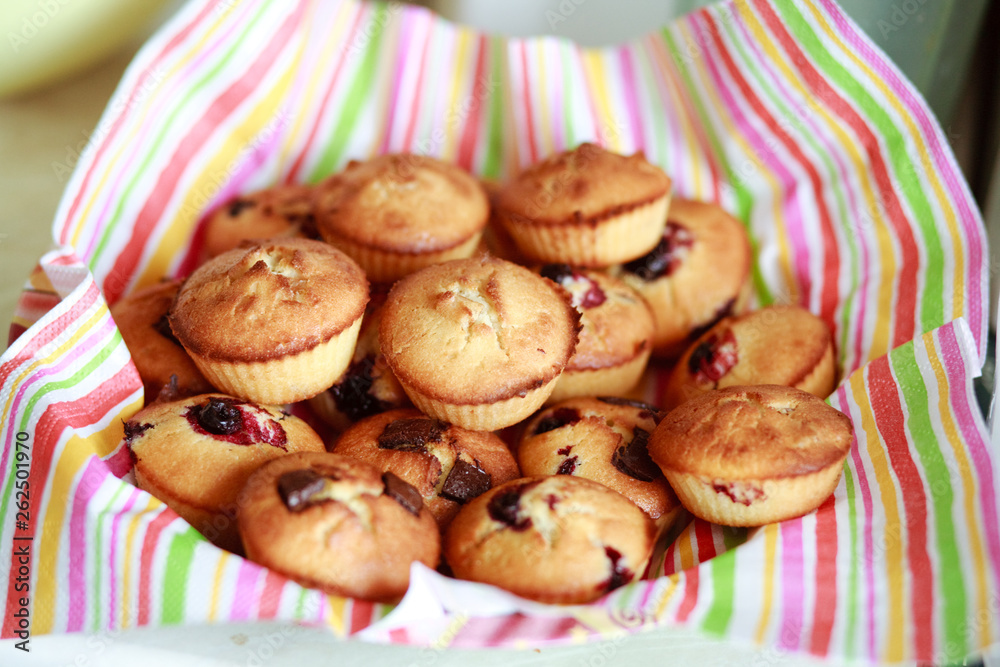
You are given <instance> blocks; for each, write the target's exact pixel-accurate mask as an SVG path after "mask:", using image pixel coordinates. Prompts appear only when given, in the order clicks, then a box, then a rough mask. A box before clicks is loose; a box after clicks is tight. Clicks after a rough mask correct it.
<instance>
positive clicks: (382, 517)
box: [238, 452, 441, 603]
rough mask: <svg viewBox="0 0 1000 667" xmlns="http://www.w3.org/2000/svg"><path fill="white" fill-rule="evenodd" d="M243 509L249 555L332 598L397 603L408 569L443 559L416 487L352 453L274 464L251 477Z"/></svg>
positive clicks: (431, 519) (294, 458) (316, 455)
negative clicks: (335, 596) (415, 564)
mask: <svg viewBox="0 0 1000 667" xmlns="http://www.w3.org/2000/svg"><path fill="white" fill-rule="evenodd" d="M239 508H240V509H239V515H238V520H239V521H238V525H239V530H240V535H241V536H242V538H243V544H244V545H245V547H246V553H247V558H249V559H250V560H252V561H254V562H256V563H259V564H261V565H263V566H265V567H268V568H270V569H271V570H274V571H275V572H278V573H279V574H282V575H284V576H286V577H289V578H291V579H294V580H295V581H297V582H298V583H300V584H302V585H303V586H308V587H310V588H319V589H321V590H323V591H325V592H327V593H329V594H331V595H342V596H346V597H352V598H361V599H365V600H374V601H378V602H389V603H392V602H398V601H399V599H400V598H402V596H403V594H404V593H406V589H407V587H408V586H409V583H410V566H411V565H412V564H413V563H414V562H420V563H423V564H424V565H426V566H427V567H431V568H433V567H436V566H437V564H438V560H439V559H440V554H441V538H440V534H439V532H438V527H437V523H435V521H434V517H433V516H432V515H431V513H430V511H429V510H428V509H427V508H426V507H424V506H423V501H422V500H421V498H420V494H419V493H418V492H417V491H416V489H414V488H413V487H412V486H410V485H409V484H407V483H406V482H404V481H403V480H401V479H400V478H398V477H396V476H395V475H393V474H392V473H381V472H379V471H378V470H377V469H376V468H375V467H374V466H372V465H369V464H367V463H365V462H363V461H359V460H357V459H352V458H350V457H347V456H340V455H339V454H331V453H329V452H323V453H315V452H308V453H305V452H304V453H301V454H293V455H290V456H285V457H283V458H281V459H279V460H276V461H272V462H271V463H269V464H267V465H265V466H263V467H261V468H260V469H259V470H258V471H257V472H256V473H254V475H253V476H252V477H251V478H250V480H249V481H248V482H247V485H246V487H245V488H244V490H243V493H242V494H241V495H240V503H239Z"/></svg>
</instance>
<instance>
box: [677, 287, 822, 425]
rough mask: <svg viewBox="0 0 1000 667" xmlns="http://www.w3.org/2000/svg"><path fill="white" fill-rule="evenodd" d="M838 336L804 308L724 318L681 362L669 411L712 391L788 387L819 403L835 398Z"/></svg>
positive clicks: (771, 309)
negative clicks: (740, 387)
mask: <svg viewBox="0 0 1000 667" xmlns="http://www.w3.org/2000/svg"><path fill="white" fill-rule="evenodd" d="M835 381H836V368H835V364H834V354H833V335H832V333H831V332H830V328H829V327H827V326H826V323H824V322H823V320H821V319H820V318H818V317H817V316H815V315H813V314H812V313H810V312H809V311H808V310H806V309H805V308H801V307H799V306H769V307H767V308H762V309H761V310H757V311H753V312H750V313H747V314H745V315H741V316H739V317H724V318H723V319H722V320H720V321H719V322H718V323H717V324H716V325H715V326H713V327H712V328H711V329H709V330H708V331H706V332H705V333H704V334H702V336H701V337H700V338H698V339H697V340H696V341H695V342H694V343H693V344H692V345H691V346H690V347H689V348H688V349H687V351H686V352H684V354H683V355H682V356H681V357H680V359H678V360H677V365H676V366H674V369H673V371H672V372H671V374H670V379H669V380H668V382H667V387H666V389H665V392H664V406H665V407H666V408H667V409H668V410H669V409H671V408H673V407H676V406H677V405H680V404H681V403H683V402H684V401H686V400H688V399H690V398H692V397H694V396H697V395H699V394H701V393H704V392H706V391H709V390H711V389H721V388H723V387H730V386H733V385H753V384H783V385H788V386H790V387H796V388H798V389H802V390H804V391H808V392H809V393H811V394H815V395H816V396H819V397H820V398H826V397H827V396H829V395H830V393H831V392H833V389H834V382H835Z"/></svg>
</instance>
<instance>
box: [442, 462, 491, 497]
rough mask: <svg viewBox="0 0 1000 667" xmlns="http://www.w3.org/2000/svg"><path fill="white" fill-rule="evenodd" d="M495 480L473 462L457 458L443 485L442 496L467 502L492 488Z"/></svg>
mask: <svg viewBox="0 0 1000 667" xmlns="http://www.w3.org/2000/svg"><path fill="white" fill-rule="evenodd" d="M492 485H493V481H492V479H491V478H490V475H489V473H487V472H486V471H485V470H483V469H482V468H480V467H479V466H477V465H474V464H472V463H466V462H465V461H463V460H462V459H456V460H455V465H454V466H452V468H451V472H449V473H448V476H447V477H446V478H445V480H444V484H443V485H442V487H441V497H443V498H447V499H448V500H454V501H455V502H456V503H467V502H469V501H470V500H472V499H473V498H475V497H476V496H479V495H482V494H484V493H486V492H487V491H489V490H490V487H491V486H492Z"/></svg>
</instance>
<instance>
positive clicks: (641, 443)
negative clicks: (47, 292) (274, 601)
mask: <svg viewBox="0 0 1000 667" xmlns="http://www.w3.org/2000/svg"><path fill="white" fill-rule="evenodd" d="M203 224H204V228H203V230H202V231H203V234H202V235H201V236H200V238H202V239H204V243H203V245H204V255H205V261H204V262H203V263H202V265H201V266H200V267H199V268H197V269H196V270H195V271H194V272H193V273H192V274H191V275H189V276H187V277H186V278H184V279H183V280H170V281H164V282H163V283H161V284H159V285H156V286H153V287H150V288H147V289H145V290H142V291H139V292H136V293H134V294H132V295H129V296H127V297H125V298H123V299H122V300H120V301H119V302H118V303H116V304H115V305H114V306H113V307H112V314H113V316H114V318H115V320H116V322H117V323H118V326H119V328H120V330H121V332H122V336H123V338H124V340H125V342H126V344H127V345H128V347H129V349H130V351H131V352H132V356H133V360H134V362H135V364H136V367H137V369H138V371H139V374H140V376H141V377H142V379H143V382H144V387H145V394H146V399H147V406H146V407H145V408H144V409H142V410H141V411H140V412H138V413H137V414H136V415H135V416H134V417H133V418H132V419H131V420H129V421H128V422H127V423H126V424H125V433H124V439H123V445H124V446H125V447H127V449H128V451H129V453H130V456H131V458H132V461H133V464H134V475H135V480H136V483H137V484H138V485H139V486H140V487H141V488H143V489H145V490H147V491H149V492H150V493H151V494H153V495H154V496H156V497H157V498H159V499H161V500H162V501H163V502H164V503H166V504H167V505H168V506H169V507H170V508H172V509H173V510H174V511H176V512H177V514H179V515H180V516H181V517H183V518H184V519H185V520H187V521H188V522H190V523H191V525H192V526H194V527H195V528H196V529H197V530H198V531H200V532H201V533H202V534H203V535H205V536H206V537H207V538H208V539H210V540H211V541H212V542H214V543H215V544H217V545H218V546H220V547H222V548H225V549H229V550H231V551H233V552H235V553H239V554H243V555H245V556H246V557H247V558H250V559H251V560H254V561H256V562H258V563H261V564H263V565H265V566H267V567H269V568H272V569H273V570H275V571H277V572H279V573H281V574H284V575H286V576H288V577H290V578H292V579H294V580H296V581H298V582H300V583H302V584H304V585H307V586H312V587H316V588H320V589H322V590H325V591H327V592H330V593H333V594H338V595H345V596H350V597H356V598H363V599H370V600H378V601H389V602H391V601H396V600H398V599H399V598H400V597H401V596H402V595H403V594H404V593H405V592H406V590H407V587H408V583H409V573H410V568H411V565H412V564H413V563H415V562H420V563H423V564H424V565H426V566H428V567H431V568H437V569H438V570H439V571H441V572H443V573H445V574H448V575H450V576H455V577H457V578H460V579H466V580H471V581H476V582H482V583H485V584H492V585H495V586H499V587H501V588H504V589H506V590H509V591H511V592H514V593H516V594H518V595H521V596H524V597H526V598H530V599H533V600H538V601H542V602H551V603H587V602H591V601H593V600H596V599H598V598H600V597H601V596H603V595H605V594H607V593H608V592H609V591H612V590H614V589H616V588H618V587H620V586H622V585H624V584H627V583H629V582H631V581H633V580H636V579H639V578H642V577H643V575H644V573H645V572H646V569H647V567H648V565H649V561H650V557H651V554H652V552H653V549H654V546H655V545H656V543H657V541H658V540H665V539H668V537H669V536H670V535H673V534H676V532H677V530H678V529H679V527H680V526H681V525H682V524H683V522H684V520H685V519H687V518H689V517H690V515H695V516H698V517H701V518H703V519H706V520H709V521H714V522H718V523H722V524H726V525H733V526H756V525H762V524H764V523H768V522H771V521H778V520H782V519H786V518H790V517H795V516H800V515H802V514H804V513H807V512H810V511H812V510H814V509H815V508H816V507H818V506H819V505H820V504H821V503H823V501H824V500H826V499H827V498H828V497H829V496H830V494H831V493H832V491H833V488H834V487H835V486H836V484H837V482H838V480H839V478H840V473H841V470H842V467H843V462H844V459H845V458H846V455H847V453H848V451H849V449H850V446H851V442H852V429H851V424H850V422H849V421H848V419H847V418H846V417H845V416H844V415H843V414H841V413H840V412H838V411H836V410H834V409H833V408H831V407H829V406H828V405H826V404H825V403H824V402H823V400H822V398H824V397H826V396H827V395H828V394H829V393H830V392H831V391H832V389H833V383H834V377H835V367H834V353H833V342H832V336H831V334H830V330H829V328H828V327H827V325H826V324H824V323H823V321H822V320H820V319H819V318H817V317H816V316H814V315H812V314H811V313H809V312H808V311H807V310H805V309H802V308H800V307H797V306H771V307H768V308H763V309H759V310H756V311H750V312H748V311H747V307H748V303H749V301H750V283H749V276H750V269H751V264H752V259H753V258H752V251H751V246H750V242H749V240H748V238H747V235H746V232H745V230H744V228H743V225H742V224H741V223H740V222H739V221H737V220H736V219H734V218H733V217H732V216H730V215H729V214H727V213H726V212H725V211H724V210H723V209H722V208H720V207H719V206H717V205H715V204H712V203H707V202H696V201H690V200H682V199H679V198H672V197H671V179H670V178H669V177H668V176H667V174H665V173H664V172H663V170H661V169H660V168H658V167H657V166H655V165H652V164H650V163H649V162H648V161H647V160H646V159H645V158H644V156H643V155H642V154H641V153H637V154H635V155H631V156H624V155H618V154H616V153H613V152H609V151H607V150H604V149H602V148H600V147H598V146H595V145H592V144H583V145H581V146H579V147H577V148H575V149H573V150H569V151H565V152H563V153H560V154H557V155H553V156H551V157H549V158H548V159H546V160H544V161H542V162H539V163H537V164H534V165H530V166H529V167H528V168H526V169H525V170H524V171H522V172H521V173H520V174H518V175H517V176H515V177H514V178H512V179H511V180H510V181H509V182H507V183H504V184H501V185H496V184H491V185H487V184H484V183H481V182H480V181H478V180H477V179H476V178H474V177H473V176H471V175H470V174H468V173H467V172H465V171H463V170H462V169H460V168H458V167H457V166H455V165H452V164H449V163H446V162H443V161H440V160H437V159H434V158H430V157H424V156H417V155H409V154H400V155H383V156H378V157H375V158H373V159H371V160H368V161H366V162H351V163H350V164H349V165H347V167H346V168H345V169H344V170H343V171H341V172H340V173H337V174H334V175H333V176H331V177H329V178H328V179H326V180H325V181H322V182H320V183H318V184H316V185H313V186H304V185H281V186H275V187H273V188H270V189H267V190H264V191H260V192H256V193H251V194H248V195H245V196H242V197H239V198H237V199H235V200H233V201H231V202H227V203H226V204H225V205H224V206H222V207H220V208H218V209H217V210H215V211H212V212H211V213H210V214H209V215H207V216H206V218H205V220H204V221H203ZM650 366H655V367H657V369H659V371H660V372H659V373H657V374H653V375H662V374H663V373H665V372H666V371H667V370H670V379H669V381H668V383H667V385H666V387H665V391H663V392H662V393H663V395H664V402H663V404H662V405H651V404H648V403H645V402H642V401H641V400H638V398H639V397H640V396H642V395H644V394H646V393H647V388H646V387H645V386H644V378H647V377H649V376H650V375H649V374H647V373H646V371H647V369H648V368H649V367H650Z"/></svg>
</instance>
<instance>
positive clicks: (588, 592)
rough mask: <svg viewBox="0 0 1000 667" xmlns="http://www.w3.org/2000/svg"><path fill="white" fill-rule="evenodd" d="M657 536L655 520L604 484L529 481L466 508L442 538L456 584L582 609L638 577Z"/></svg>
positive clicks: (501, 488)
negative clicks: (484, 586)
mask: <svg viewBox="0 0 1000 667" xmlns="http://www.w3.org/2000/svg"><path fill="white" fill-rule="evenodd" d="M655 534H656V528H655V526H654V525H653V521H652V519H650V518H649V517H648V516H646V514H645V513H644V512H643V511H642V510H641V509H639V508H638V507H637V506H636V505H635V503H633V502H632V501H631V500H629V499H628V498H626V497H625V496H623V495H621V494H620V493H617V492H616V491H612V490H611V489H609V488H608V487H606V486H604V485H602V484H598V483H597V482H593V481H591V480H589V479H584V478H583V477H573V476H570V475H553V476H547V477H527V478H522V479H516V480H513V481H510V482H507V483H506V484H503V485H501V486H498V487H495V488H493V489H491V490H489V491H487V492H486V493H484V494H483V495H481V496H479V497H478V498H476V499H475V500H473V501H472V502H471V503H469V504H468V505H466V506H464V507H463V508H462V509H461V510H460V511H459V513H458V515H457V516H456V517H455V519H454V521H452V522H451V525H450V526H449V527H448V530H447V532H446V533H445V539H444V555H445V560H446V561H447V563H448V565H450V566H451V569H452V571H453V572H454V574H455V576H456V577H458V578H459V579H468V580H471V581H479V582H483V583H487V584H493V585H494V586H499V587H500V588H503V589H506V590H508V591H510V592H512V593H515V594H516V595H520V596H521V597H525V598H528V599H531V600H537V601H539V602H550V603H557V604H584V603H587V602H593V601H594V600H596V599H598V598H600V597H602V596H603V595H605V594H606V593H608V592H610V591H613V590H614V589H616V588H618V587H620V586H623V585H625V584H627V583H629V582H631V581H634V580H636V579H640V578H641V577H642V575H643V572H644V571H645V569H646V564H647V563H648V561H649V556H650V553H651V552H652V549H653V542H654V537H655Z"/></svg>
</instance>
